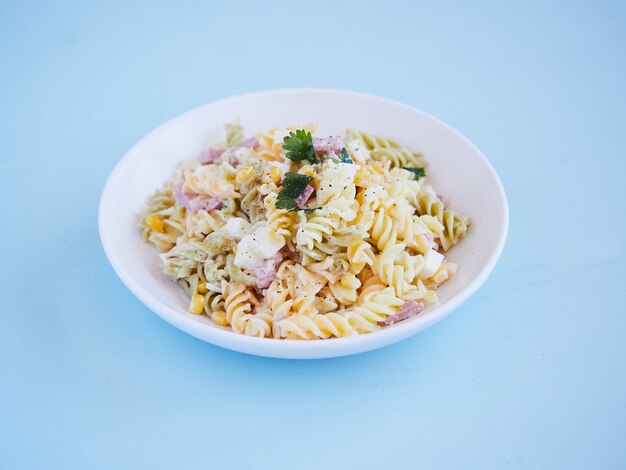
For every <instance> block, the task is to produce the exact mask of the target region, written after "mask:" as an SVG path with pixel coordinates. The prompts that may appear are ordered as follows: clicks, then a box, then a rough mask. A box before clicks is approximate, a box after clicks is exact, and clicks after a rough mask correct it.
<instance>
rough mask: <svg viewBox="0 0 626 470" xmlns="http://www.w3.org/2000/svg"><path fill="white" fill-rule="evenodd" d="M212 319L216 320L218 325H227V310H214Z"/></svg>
mask: <svg viewBox="0 0 626 470" xmlns="http://www.w3.org/2000/svg"><path fill="white" fill-rule="evenodd" d="M211 320H213V321H214V322H215V324H216V325H219V326H227V325H228V321H227V320H226V312H223V311H221V310H218V311H217V312H213V313H212V314H211Z"/></svg>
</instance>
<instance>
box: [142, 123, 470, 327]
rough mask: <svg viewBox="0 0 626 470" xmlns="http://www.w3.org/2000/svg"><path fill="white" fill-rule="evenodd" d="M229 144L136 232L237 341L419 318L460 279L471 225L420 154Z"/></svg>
mask: <svg viewBox="0 0 626 470" xmlns="http://www.w3.org/2000/svg"><path fill="white" fill-rule="evenodd" d="M225 128H226V139H225V142H224V143H223V144H221V145H218V146H215V147H211V148H209V149H207V150H206V151H204V152H203V153H202V155H200V157H199V158H198V159H197V160H195V161H191V162H185V163H183V164H181V166H180V167H179V168H178V170H177V171H176V174H175V176H174V178H173V179H172V180H171V181H169V182H167V183H166V184H165V186H164V188H162V189H159V190H158V191H156V193H155V194H154V195H153V196H152V198H151V199H150V201H149V202H148V205H147V207H146V209H145V213H144V215H143V217H142V218H141V220H140V222H139V225H140V227H141V228H142V231H143V237H144V239H145V240H146V241H148V242H150V243H152V244H153V245H154V246H155V247H156V248H157V250H158V251H159V252H160V257H161V260H162V262H163V271H164V273H165V274H167V275H168V276H170V277H172V278H173V279H174V280H176V281H178V282H179V283H180V285H181V286H182V288H183V289H184V291H185V292H186V293H187V295H188V296H189V298H190V302H189V306H188V311H189V312H190V313H192V314H198V315H202V314H204V315H207V316H208V317H210V318H211V319H212V320H213V322H215V323H216V324H217V325H220V326H224V327H229V328H230V329H232V331H234V332H236V333H241V334H246V335H252V336H259V337H269V338H276V339H326V338H330V337H344V336H352V335H357V334H364V333H370V332H373V331H376V330H378V329H380V328H383V327H385V326H388V325H392V324H394V323H397V322H400V321H403V320H406V319H408V318H410V317H412V316H415V315H418V314H420V313H421V312H422V311H424V309H425V308H426V307H427V306H428V305H431V304H434V303H436V302H437V288H438V287H439V286H440V285H441V284H442V283H444V282H446V281H447V280H448V279H450V278H451V277H452V276H453V275H454V274H455V272H456V269H457V268H456V265H455V264H454V263H451V262H449V261H448V260H447V259H446V258H445V253H446V252H447V251H448V250H449V249H450V248H452V246H454V245H455V244H456V243H457V242H458V241H459V240H460V239H461V238H462V237H463V236H464V235H465V234H466V232H467V230H468V226H469V224H470V220H469V219H468V218H467V217H465V216H463V215H461V214H459V213H457V212H455V211H454V210H452V209H450V208H447V207H446V204H445V203H444V201H443V200H442V198H441V197H440V196H438V195H437V193H436V192H435V191H434V190H433V188H432V187H430V186H429V185H428V184H427V183H426V176H425V173H426V170H425V166H426V165H425V161H424V157H423V155H421V154H420V153H417V152H414V151H412V150H410V149H408V148H406V147H403V146H402V145H401V144H399V143H397V142H395V141H393V140H391V139H386V138H382V137H378V136H375V135H371V134H366V133H364V132H359V131H355V130H351V129H349V130H347V131H346V133H345V137H323V138H318V137H314V136H313V134H314V132H315V128H314V126H304V127H289V128H276V129H271V130H269V131H267V132H262V133H258V134H256V135H254V136H252V137H250V138H247V139H246V138H245V134H244V129H243V127H242V126H241V125H240V124H239V123H230V124H226V126H225Z"/></svg>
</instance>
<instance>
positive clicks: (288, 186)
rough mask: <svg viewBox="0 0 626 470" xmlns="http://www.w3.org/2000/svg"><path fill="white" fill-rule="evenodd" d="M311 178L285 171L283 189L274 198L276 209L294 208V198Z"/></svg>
mask: <svg viewBox="0 0 626 470" xmlns="http://www.w3.org/2000/svg"><path fill="white" fill-rule="evenodd" d="M310 135H311V134H309V136H310ZM312 179H313V177H312V176H307V175H301V174H299V173H285V178H284V179H283V190H282V191H281V192H280V193H279V194H278V197H277V198H276V209H288V210H293V209H295V208H296V199H297V198H298V196H300V194H302V191H304V189H305V188H306V187H307V186H308V185H309V182H310V181H311V180H312Z"/></svg>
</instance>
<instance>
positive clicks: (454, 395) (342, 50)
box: [0, 1, 626, 469]
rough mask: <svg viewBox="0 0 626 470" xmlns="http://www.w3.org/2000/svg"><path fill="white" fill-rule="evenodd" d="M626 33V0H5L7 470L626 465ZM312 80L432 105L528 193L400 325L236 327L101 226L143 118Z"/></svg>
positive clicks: (2, 460)
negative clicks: (258, 343)
mask: <svg viewBox="0 0 626 470" xmlns="http://www.w3.org/2000/svg"><path fill="white" fill-rule="evenodd" d="M53 3H54V4H53ZM625 31H626V5H625V4H624V3H620V2H591V1H589V2H563V3H555V2H529V1H519V2H467V3H455V2H436V3H418V2H409V1H406V2H394V1H387V2H384V3H380V4H376V3H367V2H358V3H357V2H352V3H344V4H335V3H334V2H325V1H318V2H284V3H268V2H259V5H256V6H254V5H252V4H251V3H250V4H248V3H243V2H226V1H221V2H200V1H198V2H184V1H180V2H176V3H174V2H172V3H166V2H160V1H156V2H144V3H137V2H124V1H119V2H115V3H114V2H93V3H86V2H84V3H83V2H76V3H67V2H41V3H34V2H26V1H25V2H18V1H13V2H7V1H3V2H1V3H0V67H1V69H0V71H1V73H0V107H1V110H0V174H1V177H2V178H1V182H0V217H1V221H2V222H1V224H0V227H1V228H0V243H1V246H2V249H1V251H0V289H1V293H2V304H1V306H0V312H1V320H2V323H1V327H0V374H1V375H0V467H2V468H3V469H4V468H6V469H14V468H15V469H17V468H38V469H39V468H62V469H70V468H80V469H85V468H136V469H139V468H149V469H156V468H234V469H240V468H241V469H248V468H249V469H258V468H302V469H308V468H320V467H322V468H327V469H333V468H358V469H361V468H392V467H393V468H418V467H419V468H466V469H502V468H524V469H526V468H547V469H553V468H568V469H578V468H591V467H593V468H603V469H609V468H620V467H621V468H624V467H625V466H626V450H625V446H624V442H625V441H626V431H625V425H626V385H625V380H626V370H625V361H624V359H625V355H626V343H625V336H626V315H625V313H626V311H625V310H626V308H625V307H624V305H625V303H624V302H625V301H626V298H625V294H624V292H625V290H626V289H625V282H624V280H625V276H626V261H625V247H626V224H625V223H624V214H625V210H626V207H625V201H626V195H625V190H624V178H625V176H626V165H625V163H624V159H625V158H626V142H625V138H624V137H625V135H626V125H625V122H626V119H625V118H626V115H625V114H626V113H625V109H626V92H625V90H626V87H625V84H626V53H625V49H624V46H625V44H626V33H625ZM297 86H307V87H309V86H319V87H333V88H343V89H350V90H357V91H363V92H369V93H373V94H379V95H382V96H386V97H389V98H393V99H396V100H400V101H403V102H406V103H409V104H411V105H414V106H416V107H418V108H421V109H423V110H425V111H427V112H429V113H431V114H433V115H435V116H437V117H439V118H441V119H443V120H445V121H447V122H448V123H450V124H451V125H453V126H454V127H456V128H457V129H459V130H460V131H461V132H463V133H464V134H465V135H466V136H468V137H469V138H470V139H471V140H472V141H474V142H475V143H476V144H477V145H478V146H479V147H480V148H481V149H482V150H483V151H484V153H485V154H486V155H487V156H488V158H489V159H490V160H491V162H492V163H493V164H494V166H495V168H496V170H497V171H498V172H499V174H500V176H501V178H502V181H503V183H504V186H505V188H506V190H507V193H508V197H509V203H510V210H511V226H510V233H509V239H508V242H507V245H506V247H505V250H504V253H503V256H502V258H501V260H500V262H499V264H498V266H497V267H496V269H495V271H494V273H493V275H492V276H491V278H490V279H489V280H488V281H487V283H486V284H485V285H484V287H483V288H482V289H481V290H480V291H479V292H478V293H477V294H476V295H475V296H474V297H473V298H472V299H471V300H470V301H468V302H467V303H466V304H465V305H464V306H463V307H462V308H460V309H459V310H458V311H457V312H456V313H455V314H454V315H452V316H450V317H448V318H447V319H446V320H445V321H443V322H441V323H438V324H437V325H435V326H434V327H432V328H430V329H429V330H427V331H425V332H423V333H421V334H419V335H417V336H415V337H413V338H411V339H409V340H406V341H404V342H402V343H400V344H397V345H395V346H391V347H388V348H386V349H383V350H379V351H375V352H372V353H368V354H363V355H359V356H354V357H346V358H340V359H334V360H320V361H287V360H272V359H263V358H258V357H252V356H246V355H242V354H238V353H234V352H230V351H226V350H222V349H219V348H217V347H214V346H211V345H209V344H205V343H203V342H201V341H199V340H196V339H194V338H192V337H190V336H187V335H186V334H184V333H182V332H180V331H178V330H176V329H175V328H173V327H171V326H169V325H168V324H166V323H165V322H163V321H162V320H160V319H159V318H158V317H157V316H156V315H154V314H152V313H151V312H150V311H148V309H146V308H145V307H144V306H143V305H141V304H140V302H139V301H138V300H137V299H135V298H134V297H133V296H132V294H131V293H130V292H129V291H128V290H127V289H126V288H125V287H124V285H123V284H122V283H121V281H120V280H119V279H118V278H117V277H116V276H115V274H114V272H113V270H112V269H111V267H110V266H109V264H108V262H107V260H106V258H105V256H104V253H103V251H102V249H101V246H100V241H99V239H98V233H97V205H98V199H99V196H100V192H101V189H102V187H103V185H104V183H105V180H106V178H107V176H108V174H109V172H110V171H111V170H112V168H113V166H114V165H115V163H116V162H117V161H118V159H119V158H121V156H122V155H123V154H124V152H125V151H126V150H127V149H128V148H129V147H130V146H131V145H132V144H133V143H135V142H136V141H137V140H138V139H139V138H141V137H142V136H143V135H144V134H146V133H147V132H149V131H150V130H151V129H153V128H154V127H156V126H157V125H159V124H160V123H162V122H163V121H165V120H167V119H169V118H171V117H173V116H175V115H177V114H179V113H181V112H183V111H185V110H187V109H190V108H193V107H195V106H198V105H201V104H204V103H206V102H209V101H212V100H215V99H218V98H223V97H227V96H231V95H235V94H239V93H243V92H249V91H255V90H262V89H268V88H281V87H297ZM485 203H488V201H485Z"/></svg>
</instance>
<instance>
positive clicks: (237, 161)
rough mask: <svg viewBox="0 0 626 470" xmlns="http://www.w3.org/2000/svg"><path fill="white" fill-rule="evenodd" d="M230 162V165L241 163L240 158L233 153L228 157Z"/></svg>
mask: <svg viewBox="0 0 626 470" xmlns="http://www.w3.org/2000/svg"><path fill="white" fill-rule="evenodd" d="M228 163H230V166H237V165H239V159H238V158H237V157H235V156H234V155H232V156H231V157H230V158H229V159H228Z"/></svg>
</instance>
